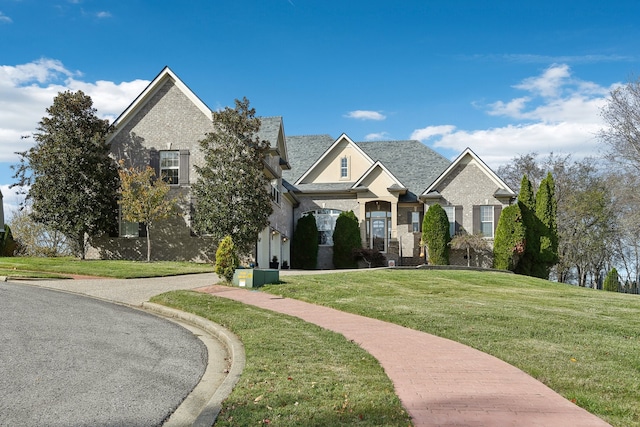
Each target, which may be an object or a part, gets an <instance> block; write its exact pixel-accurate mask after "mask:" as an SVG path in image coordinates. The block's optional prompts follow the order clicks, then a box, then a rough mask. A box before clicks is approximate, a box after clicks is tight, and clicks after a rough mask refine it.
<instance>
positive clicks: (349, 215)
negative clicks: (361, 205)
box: [333, 211, 362, 268]
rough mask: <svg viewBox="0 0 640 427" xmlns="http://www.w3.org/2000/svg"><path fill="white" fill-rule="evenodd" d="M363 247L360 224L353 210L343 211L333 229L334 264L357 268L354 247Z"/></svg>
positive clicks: (339, 266)
mask: <svg viewBox="0 0 640 427" xmlns="http://www.w3.org/2000/svg"><path fill="white" fill-rule="evenodd" d="M361 247H362V238H361V237H360V225H359V224H358V218H357V217H356V214H354V213H353V211H348V212H341V213H340V216H338V219H337V220H336V228H335V229H334V231H333V266H334V267H335V268H357V267H358V261H357V259H356V258H355V257H354V256H353V251H354V249H358V248H361Z"/></svg>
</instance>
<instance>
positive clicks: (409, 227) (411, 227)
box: [407, 211, 413, 233]
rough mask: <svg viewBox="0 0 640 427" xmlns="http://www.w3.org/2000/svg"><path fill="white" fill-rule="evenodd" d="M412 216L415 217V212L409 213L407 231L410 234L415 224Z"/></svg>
mask: <svg viewBox="0 0 640 427" xmlns="http://www.w3.org/2000/svg"><path fill="white" fill-rule="evenodd" d="M411 215H413V212H411V211H409V212H407V224H409V225H408V227H407V231H409V233H412V232H413V223H412V221H411V220H412V218H411Z"/></svg>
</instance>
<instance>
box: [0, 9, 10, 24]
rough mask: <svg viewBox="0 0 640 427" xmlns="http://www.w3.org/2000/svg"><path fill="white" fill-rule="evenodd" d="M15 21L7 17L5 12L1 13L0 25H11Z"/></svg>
mask: <svg viewBox="0 0 640 427" xmlns="http://www.w3.org/2000/svg"><path fill="white" fill-rule="evenodd" d="M12 22H13V20H12V19H11V18H9V17H8V16H7V15H5V14H4V13H3V12H0V24H11V23H12Z"/></svg>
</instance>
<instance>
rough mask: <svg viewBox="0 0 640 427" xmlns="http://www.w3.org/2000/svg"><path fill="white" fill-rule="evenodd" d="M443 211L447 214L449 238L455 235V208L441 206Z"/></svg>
mask: <svg viewBox="0 0 640 427" xmlns="http://www.w3.org/2000/svg"><path fill="white" fill-rule="evenodd" d="M442 208H443V209H444V211H445V212H446V213H447V218H448V219H449V236H451V237H453V235H454V234H456V207H455V206H443V207H442Z"/></svg>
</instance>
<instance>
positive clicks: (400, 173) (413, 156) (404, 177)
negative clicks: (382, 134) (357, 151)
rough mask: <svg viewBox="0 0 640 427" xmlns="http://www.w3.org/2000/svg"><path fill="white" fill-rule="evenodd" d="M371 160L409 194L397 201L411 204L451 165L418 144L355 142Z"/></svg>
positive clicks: (442, 157)
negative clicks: (395, 179)
mask: <svg viewBox="0 0 640 427" xmlns="http://www.w3.org/2000/svg"><path fill="white" fill-rule="evenodd" d="M356 144H357V145H358V147H360V148H361V149H362V151H364V152H365V153H367V155H368V156H369V157H371V159H373V161H377V160H379V161H380V163H382V164H383V165H384V166H385V167H386V168H387V169H389V172H391V173H392V174H393V175H394V176H395V177H396V178H398V179H399V180H400V182H401V183H402V184H403V185H404V186H406V187H407V188H408V189H409V191H408V192H407V194H405V195H404V196H401V197H400V200H401V201H415V200H417V198H418V196H419V195H420V194H421V193H422V192H423V191H424V190H425V189H426V188H427V187H428V186H429V185H430V184H431V183H432V182H433V181H434V180H435V179H436V178H438V176H440V174H441V173H442V172H443V171H444V170H445V169H446V168H447V167H448V166H449V165H450V164H451V161H450V160H448V159H447V158H445V157H444V156H442V155H440V154H438V153H437V152H435V151H434V150H432V149H431V148H429V147H427V146H426V145H424V144H423V143H421V142H420V141H415V140H409V141H370V142H356Z"/></svg>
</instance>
